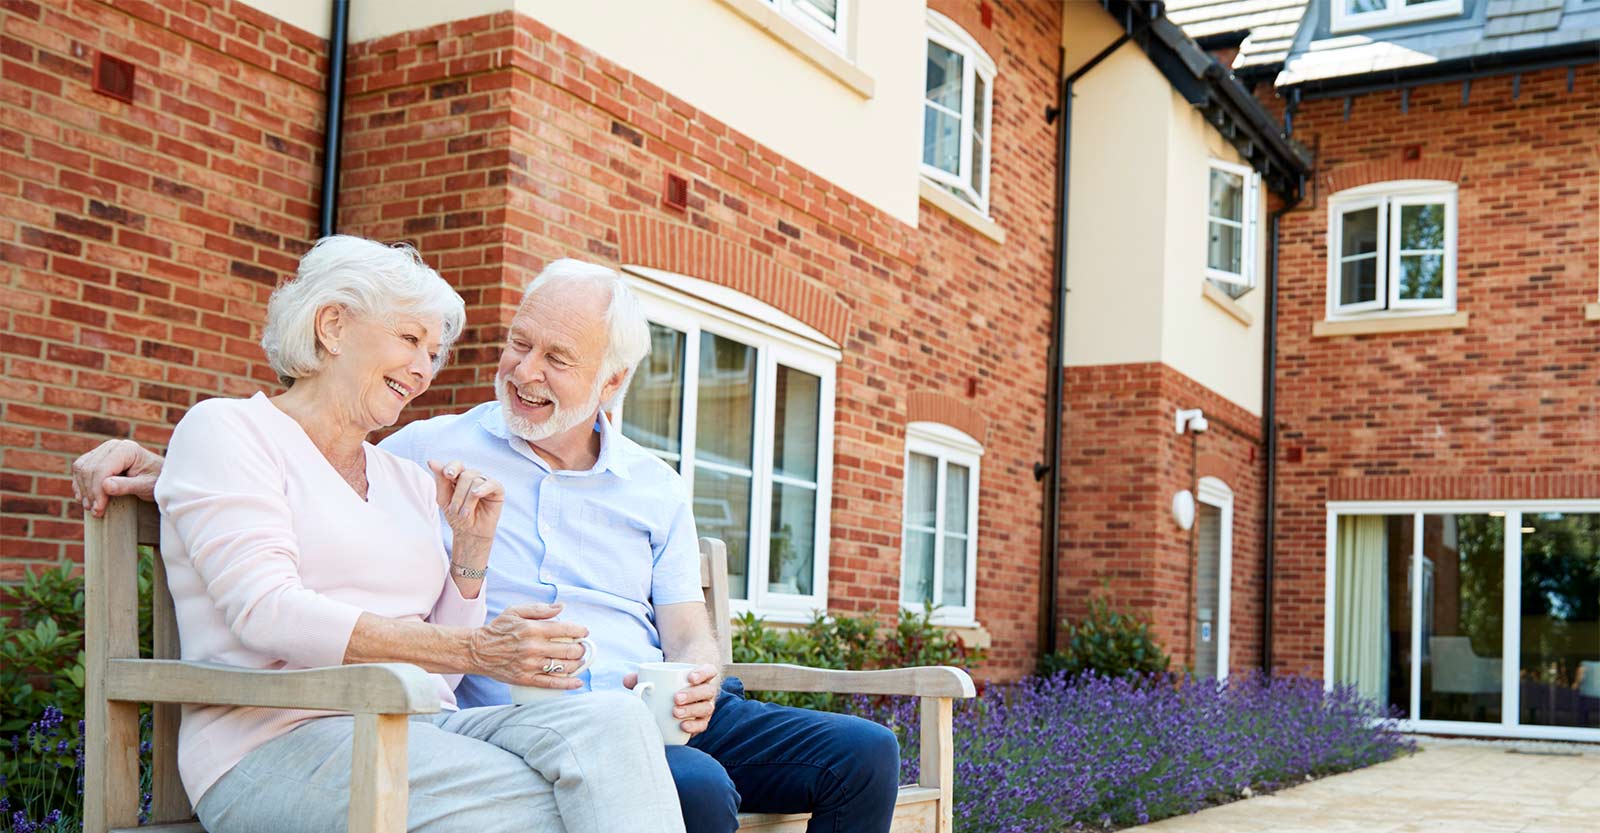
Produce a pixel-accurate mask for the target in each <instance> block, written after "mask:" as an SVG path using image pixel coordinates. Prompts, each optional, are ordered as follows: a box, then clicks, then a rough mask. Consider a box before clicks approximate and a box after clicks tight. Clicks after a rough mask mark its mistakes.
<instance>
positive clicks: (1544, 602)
mask: <svg viewBox="0 0 1600 833" xmlns="http://www.w3.org/2000/svg"><path fill="white" fill-rule="evenodd" d="M1522 525H1523V531H1522V658H1521V674H1520V675H1519V676H1520V677H1521V679H1522V698H1521V701H1520V702H1521V710H1520V712H1519V714H1518V719H1519V722H1521V723H1523V724H1524V725H1531V726H1583V727H1587V728H1591V729H1594V728H1600V515H1592V514H1586V515H1578V514H1564V513H1560V512H1541V513H1538V514H1534V513H1528V514H1525V515H1523V516H1522ZM1530 529H1531V530H1532V531H1531V532H1530V531H1529V530H1530Z"/></svg>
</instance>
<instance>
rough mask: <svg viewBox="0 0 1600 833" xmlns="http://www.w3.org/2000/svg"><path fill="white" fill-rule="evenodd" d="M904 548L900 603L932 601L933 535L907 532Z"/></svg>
mask: <svg viewBox="0 0 1600 833" xmlns="http://www.w3.org/2000/svg"><path fill="white" fill-rule="evenodd" d="M905 548H906V555H905V563H904V564H903V565H902V566H901V568H900V599H901V601H904V602H907V603H909V604H922V603H924V602H931V601H933V533H931V532H914V531H910V530H907V531H906V535H905Z"/></svg>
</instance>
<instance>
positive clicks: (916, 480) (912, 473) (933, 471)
mask: <svg viewBox="0 0 1600 833" xmlns="http://www.w3.org/2000/svg"><path fill="white" fill-rule="evenodd" d="M938 478H939V461H938V460H935V459H934V458H932V457H929V456H928V455H926V454H913V455H911V467H910V470H909V471H907V472H906V523H907V524H910V525H912V526H924V527H927V528H929V529H932V528H933V527H934V525H935V523H936V521H937V518H936V517H935V513H936V512H937V511H938V505H937V504H936V503H935V501H937V500H938V495H937V492H938V486H939V480H938ZM929 552H932V550H929ZM930 557H931V556H930ZM930 575H931V573H930Z"/></svg>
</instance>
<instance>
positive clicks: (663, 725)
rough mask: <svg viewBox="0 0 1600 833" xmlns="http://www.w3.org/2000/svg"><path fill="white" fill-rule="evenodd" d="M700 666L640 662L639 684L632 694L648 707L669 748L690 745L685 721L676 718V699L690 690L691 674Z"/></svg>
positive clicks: (635, 685)
mask: <svg viewBox="0 0 1600 833" xmlns="http://www.w3.org/2000/svg"><path fill="white" fill-rule="evenodd" d="M697 667H698V666H695V665H693V664H691V663H687V662H641V663H639V681H638V682H637V683H634V685H633V694H634V696H635V697H638V698H639V699H640V700H643V701H644V704H645V705H646V706H648V707H649V709H650V714H651V715H652V716H654V717H655V719H656V728H658V729H660V730H661V738H662V740H664V741H666V743H667V745H668V746H682V745H684V744H686V743H688V742H689V733H688V732H685V731H684V730H683V725H682V724H683V719H682V718H679V717H674V716H673V714H672V709H673V707H675V706H676V705H677V704H676V703H674V702H673V700H674V699H675V698H676V697H677V694H678V692H680V691H682V690H684V689H686V688H688V687H689V672H690V671H693V670H694V669H695V668H697Z"/></svg>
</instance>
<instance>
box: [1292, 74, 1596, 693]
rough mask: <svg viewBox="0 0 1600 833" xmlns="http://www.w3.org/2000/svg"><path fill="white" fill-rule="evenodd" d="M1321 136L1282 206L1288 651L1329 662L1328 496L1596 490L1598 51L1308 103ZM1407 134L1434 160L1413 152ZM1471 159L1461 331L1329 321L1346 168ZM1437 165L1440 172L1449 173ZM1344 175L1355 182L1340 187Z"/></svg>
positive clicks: (1354, 175)
mask: <svg viewBox="0 0 1600 833" xmlns="http://www.w3.org/2000/svg"><path fill="white" fill-rule="evenodd" d="M1295 136H1296V138H1298V139H1300V140H1301V141H1303V142H1305V143H1306V144H1307V146H1309V147H1315V148H1318V149H1319V158H1318V160H1317V172H1316V176H1315V177H1314V187H1313V190H1312V191H1311V193H1310V194H1309V198H1308V199H1307V201H1306V202H1305V203H1304V204H1303V205H1302V206H1301V207H1300V208H1298V209H1296V210H1295V211H1293V212H1291V213H1290V214H1289V215H1287V216H1286V217H1285V218H1284V221H1283V242H1282V277H1281V281H1282V290H1281V295H1280V298H1281V302H1282V313H1281V319H1280V327H1279V350H1280V353H1279V355H1280V358H1281V361H1280V364H1279V369H1278V396H1279V403H1280V418H1281V421H1282V425H1283V434H1282V448H1283V455H1284V456H1282V457H1281V458H1280V460H1279V478H1280V480H1279V489H1280V492H1279V494H1280V495H1281V498H1280V504H1279V516H1278V530H1279V546H1278V550H1277V582H1278V587H1277V592H1276V612H1277V619H1276V625H1275V627H1276V634H1275V637H1274V659H1275V665H1276V667H1277V668H1278V669H1280V670H1285V671H1297V672H1298V671H1303V672H1309V673H1313V674H1316V675H1320V674H1321V670H1322V661H1323V656H1322V645H1323V617H1324V607H1323V605H1324V593H1323V588H1324V584H1323V582H1324V580H1325V558H1326V546H1327V541H1326V538H1327V533H1326V526H1327V521H1326V503H1327V501H1328V500H1374V499H1433V500H1437V499H1514V498H1544V497H1551V498H1554V497H1567V498H1596V497H1600V483H1597V481H1596V480H1595V478H1593V477H1589V476H1583V475H1586V474H1587V473H1589V472H1592V471H1593V470H1594V469H1595V466H1596V464H1597V463H1600V452H1597V451H1596V450H1595V449H1596V448H1597V445H1596V441H1597V440H1600V421H1597V416H1596V411H1595V407H1594V397H1595V379H1596V374H1597V372H1600V321H1587V320H1585V318H1584V305H1585V304H1587V303H1590V302H1593V301H1595V300H1596V295H1597V277H1600V224H1597V222H1596V220H1595V218H1596V216H1597V215H1600V153H1597V141H1596V137H1597V136H1600V68H1597V67H1595V66H1592V65H1591V66H1587V67H1579V68H1578V69H1577V75H1576V78H1575V84H1574V91H1573V92H1568V91H1567V73H1566V71H1565V70H1564V69H1555V70H1549V71H1545V72H1538V73H1530V74H1526V75H1524V76H1522V87H1521V94H1520V96H1519V97H1517V98H1513V97H1512V79H1511V78H1510V77H1502V78H1489V79H1479V80H1476V81H1474V82H1473V84H1472V89H1471V99H1470V102H1469V103H1468V104H1467V105H1466V106H1463V105H1462V103H1461V85H1460V84H1441V85H1431V86H1422V87H1417V88H1414V89H1413V90H1412V91H1411V96H1410V107H1409V111H1408V112H1401V109H1400V94H1399V93H1398V92H1395V93H1384V94H1371V95H1365V96H1358V97H1356V98H1355V99H1354V100H1353V102H1352V106H1351V111H1350V117H1349V119H1348V120H1346V119H1345V118H1344V100H1343V99H1333V100H1322V101H1306V102H1304V103H1302V104H1301V105H1300V108H1299V110H1298V111H1297V113H1296V115H1295ZM1407 146H1416V150H1417V151H1419V152H1420V159H1419V160H1417V161H1416V162H1414V163H1410V164H1409V166H1408V165H1407V164H1402V163H1401V160H1402V158H1403V154H1404V151H1405V149H1406V147H1407ZM1408 167H1411V168H1419V169H1428V170H1433V171H1436V172H1437V171H1444V172H1446V173H1445V174H1443V175H1452V174H1450V173H1449V172H1451V171H1455V172H1458V174H1455V175H1458V176H1459V180H1458V184H1459V187H1460V191H1459V209H1458V225H1459V233H1458V239H1459V252H1458V267H1457V275H1458V296H1459V302H1458V308H1459V309H1460V310H1461V311H1463V312H1466V313H1468V314H1469V315H1470V316H1471V319H1470V323H1469V325H1468V326H1467V327H1466V328H1464V329H1460V330H1452V331H1434V332H1412V333H1396V334H1389V335H1367V336H1355V337H1352V336H1343V337H1333V338H1319V337H1315V336H1313V335H1312V332H1311V331H1312V324H1313V322H1315V321H1319V320H1321V319H1322V318H1323V316H1324V313H1325V292H1326V287H1327V240H1326V237H1327V222H1328V221H1327V202H1326V200H1327V196H1328V193H1329V188H1330V185H1331V184H1335V183H1349V182H1355V181H1357V180H1362V181H1365V180H1370V179H1371V176H1370V174H1371V173H1372V172H1373V171H1375V170H1382V169H1384V168H1388V169H1390V170H1399V171H1402V173H1401V174H1397V175H1405V174H1404V173H1403V172H1404V171H1405V170H1406V169H1407V168H1408ZM1436 175H1439V174H1436ZM1339 187H1343V186H1342V185H1340V186H1339Z"/></svg>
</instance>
